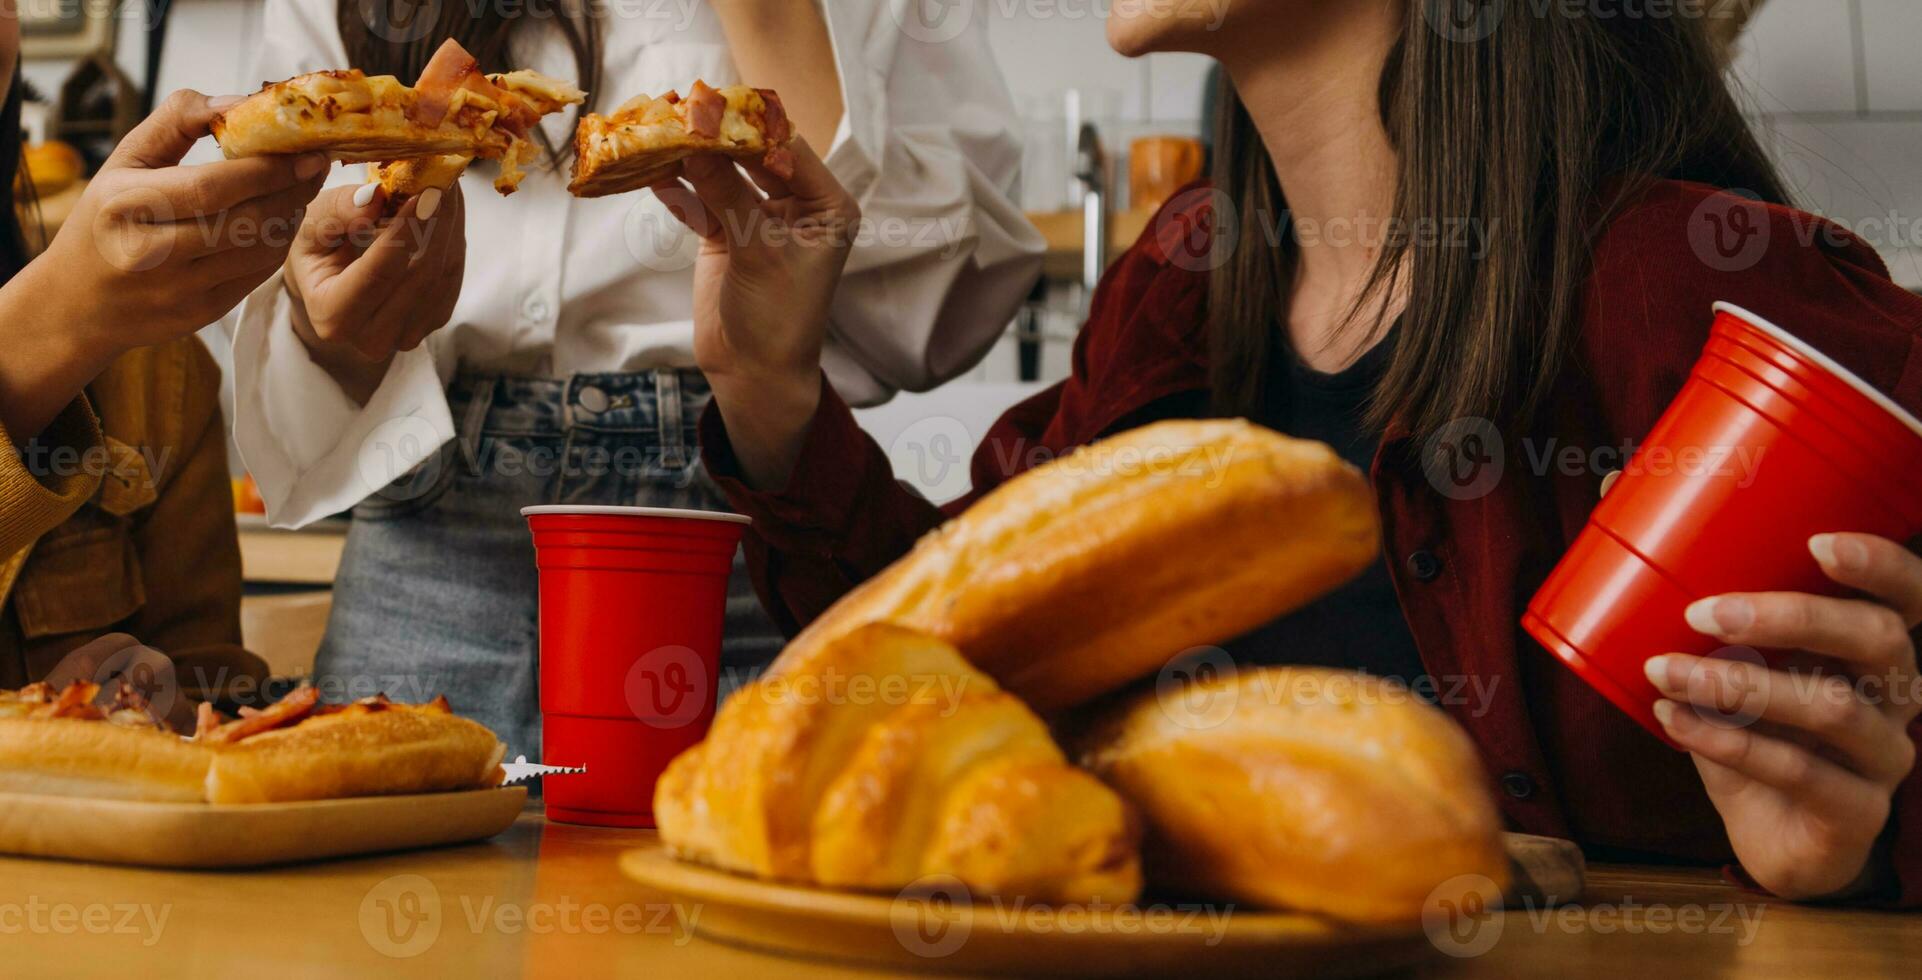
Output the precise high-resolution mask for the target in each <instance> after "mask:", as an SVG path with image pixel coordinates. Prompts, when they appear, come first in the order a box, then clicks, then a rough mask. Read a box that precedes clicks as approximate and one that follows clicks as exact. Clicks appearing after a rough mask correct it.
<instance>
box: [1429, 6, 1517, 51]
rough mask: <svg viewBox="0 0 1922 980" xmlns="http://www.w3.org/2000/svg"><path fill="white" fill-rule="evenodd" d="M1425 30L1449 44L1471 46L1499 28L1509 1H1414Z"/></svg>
mask: <svg viewBox="0 0 1922 980" xmlns="http://www.w3.org/2000/svg"><path fill="white" fill-rule="evenodd" d="M1417 2H1418V3H1420V4H1421V15H1422V19H1423V20H1424V21H1427V22H1428V27H1429V29H1430V30H1433V31H1434V32H1435V33H1436V34H1439V35H1441V36H1442V37H1444V38H1446V39H1448V40H1450V41H1458V42H1460V43H1463V44H1473V43H1474V42H1476V41H1481V40H1485V39H1487V37H1488V36H1489V35H1490V34H1493V33H1495V28H1497V27H1500V26H1501V23H1502V16H1503V15H1504V14H1506V13H1507V12H1508V0H1417Z"/></svg>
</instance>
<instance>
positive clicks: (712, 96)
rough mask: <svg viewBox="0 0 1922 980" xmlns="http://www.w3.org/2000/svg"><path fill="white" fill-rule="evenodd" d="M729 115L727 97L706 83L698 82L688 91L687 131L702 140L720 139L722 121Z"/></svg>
mask: <svg viewBox="0 0 1922 980" xmlns="http://www.w3.org/2000/svg"><path fill="white" fill-rule="evenodd" d="M726 115H727V97H726V96H723V95H722V94H721V93H720V91H719V90H718V89H715V88H713V87H712V86H710V85H708V84H707V83H706V82H703V81H700V80H698V79H697V80H696V81H695V82H694V87H693V88H691V89H688V90H687V131H688V132H690V133H693V134H694V135H696V136H699V137H700V138H702V139H708V140H711V139H718V138H719V137H720V135H721V119H722V118H723V117H725V116H726Z"/></svg>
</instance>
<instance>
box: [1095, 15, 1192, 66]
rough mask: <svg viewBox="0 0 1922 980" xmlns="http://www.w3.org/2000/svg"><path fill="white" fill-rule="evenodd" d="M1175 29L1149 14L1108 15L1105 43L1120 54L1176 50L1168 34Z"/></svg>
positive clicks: (1129, 54)
mask: <svg viewBox="0 0 1922 980" xmlns="http://www.w3.org/2000/svg"><path fill="white" fill-rule="evenodd" d="M1176 33H1178V29H1177V27H1176V25H1173V24H1170V23H1169V22H1167V21H1166V20H1163V19H1161V18H1157V17H1154V16H1153V15H1151V14H1145V13H1136V14H1119V13H1115V14H1109V15H1108V46H1109V47H1111V48H1113V49H1114V50H1115V53H1116V54H1119V55H1121V56H1122V57H1124V58H1139V57H1141V56H1142V55H1144V54H1151V53H1153V52H1157V51H1172V50H1176V49H1177V48H1178V45H1176V44H1174V43H1173V41H1174V39H1173V38H1172V37H1171V36H1170V35H1173V34H1176Z"/></svg>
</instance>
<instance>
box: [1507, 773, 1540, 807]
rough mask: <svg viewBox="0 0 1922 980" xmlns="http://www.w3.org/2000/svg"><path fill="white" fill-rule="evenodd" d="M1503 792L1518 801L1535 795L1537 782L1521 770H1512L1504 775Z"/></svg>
mask: <svg viewBox="0 0 1922 980" xmlns="http://www.w3.org/2000/svg"><path fill="white" fill-rule="evenodd" d="M1502 792H1504V793H1507V794H1508V795H1509V796H1512V797H1514V798H1515V799H1518V800H1525V799H1528V798H1529V797H1531V796H1534V795H1535V780H1534V778H1532V777H1531V776H1529V775H1528V774H1527V773H1525V772H1522V771H1521V770H1520V769H1510V770H1509V771H1507V772H1505V773H1502Z"/></svg>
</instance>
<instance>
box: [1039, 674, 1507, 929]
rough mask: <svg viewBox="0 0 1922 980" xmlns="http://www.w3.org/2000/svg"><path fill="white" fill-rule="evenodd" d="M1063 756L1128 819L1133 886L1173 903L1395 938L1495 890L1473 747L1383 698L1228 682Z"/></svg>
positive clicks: (1351, 682) (1494, 851) (1096, 734)
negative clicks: (1125, 807) (1393, 933)
mask: <svg viewBox="0 0 1922 980" xmlns="http://www.w3.org/2000/svg"><path fill="white" fill-rule="evenodd" d="M1071 741H1072V743H1073V745H1074V746H1075V748H1076V750H1077V754H1078V757H1079V759H1080V761H1081V762H1082V764H1083V765H1085V766H1087V767H1088V768H1089V769H1090V770H1092V771H1093V772H1095V773H1096V774H1098V775H1099V776H1100V777H1101V778H1102V779H1103V780H1104V781H1106V782H1107V783H1108V784H1109V785H1110V786H1113V787H1114V788H1115V789H1116V790H1117V791H1118V792H1120V793H1121V795H1122V796H1123V797H1125V798H1127V800H1128V801H1129V802H1130V803H1132V804H1133V805H1134V806H1135V807H1136V808H1137V809H1138V810H1139V812H1140V813H1141V815H1142V819H1143V822H1144V824H1145V827H1146V832H1147V841H1146V844H1145V845H1144V848H1143V863H1144V866H1145V869H1146V872H1147V875H1148V878H1149V880H1150V881H1152V882H1154V883H1155V884H1157V885H1161V886H1165V887H1168V888H1172V889H1176V890H1178V891H1180V892H1182V893H1184V894H1196V895H1203V896H1206V897H1208V898H1210V899H1215V900H1226V901H1234V902H1239V903H1247V904H1249V905H1254V906H1258V907H1269V908H1290V909H1298V910H1302V911H1308V912H1317V913H1322V914H1325V915H1329V916H1333V917H1335V918H1340V919H1345V920H1348V921H1352V922H1369V923H1374V922H1404V921H1409V920H1413V919H1417V918H1419V917H1420V916H1421V913H1422V908H1423V905H1424V903H1425V902H1428V901H1431V900H1433V901H1441V900H1445V899H1449V898H1454V897H1456V896H1453V895H1448V894H1439V893H1440V892H1446V891H1448V890H1450V889H1454V890H1458V891H1474V892H1477V893H1480V894H1481V897H1482V898H1483V899H1485V900H1487V901H1489V902H1491V903H1493V902H1494V901H1496V900H1498V899H1499V896H1500V893H1501V889H1502V888H1503V887H1505V886H1506V883H1507V880H1508V862H1507V858H1506V856H1505V854H1504V851H1503V848H1502V838H1501V820H1500V818H1499V816H1498V815H1497V812H1496V808H1495V804H1494V801H1493V799H1492V797H1491V795H1490V793H1489V788H1488V785H1489V784H1488V778H1487V775H1486V773H1485V772H1484V771H1483V769H1482V766H1481V763H1480V761H1479V760H1478V758H1477V756H1476V753H1475V747H1474V745H1473V744H1472V743H1471V742H1470V741H1469V739H1468V736H1467V734H1466V733H1464V732H1463V731H1462V730H1461V729H1460V728H1459V727H1458V726H1457V725H1456V724H1455V723H1454V722H1453V721H1451V720H1449V718H1448V717H1447V716H1446V715H1444V714H1443V713H1442V712H1441V710H1440V709H1438V708H1435V707H1432V706H1430V705H1428V704H1426V703H1423V702H1421V701H1419V700H1418V699H1417V698H1416V697H1415V696H1414V695H1413V694H1412V693H1410V692H1409V691H1408V690H1407V689H1406V688H1404V687H1402V686H1401V685H1399V684H1396V683H1394V682H1391V681H1384V680H1382V679H1380V678H1375V677H1370V676H1367V675H1365V674H1359V673H1354V672H1349V671H1340V670H1330V669H1325V668H1310V667H1268V668H1261V669H1254V670H1245V671H1238V672H1231V673H1228V674H1226V675H1221V676H1215V677H1213V678H1212V679H1209V680H1205V681H1197V682H1195V683H1193V684H1190V685H1188V686H1187V687H1185V688H1182V689H1179V690H1174V689H1162V690H1156V691H1147V692H1144V693H1142V694H1139V695H1136V696H1134V697H1132V698H1129V699H1127V700H1125V701H1124V702H1123V703H1121V704H1119V705H1117V706H1115V707H1113V708H1112V709H1110V710H1109V711H1107V712H1106V713H1105V714H1103V715H1101V716H1100V717H1099V718H1098V719H1097V720H1095V721H1094V722H1093V723H1092V724H1091V725H1090V726H1089V727H1088V728H1087V729H1086V730H1085V731H1083V732H1082V733H1081V734H1080V735H1079V736H1077V737H1075V738H1073V739H1072V740H1071ZM1491 892H1492V893H1491Z"/></svg>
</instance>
